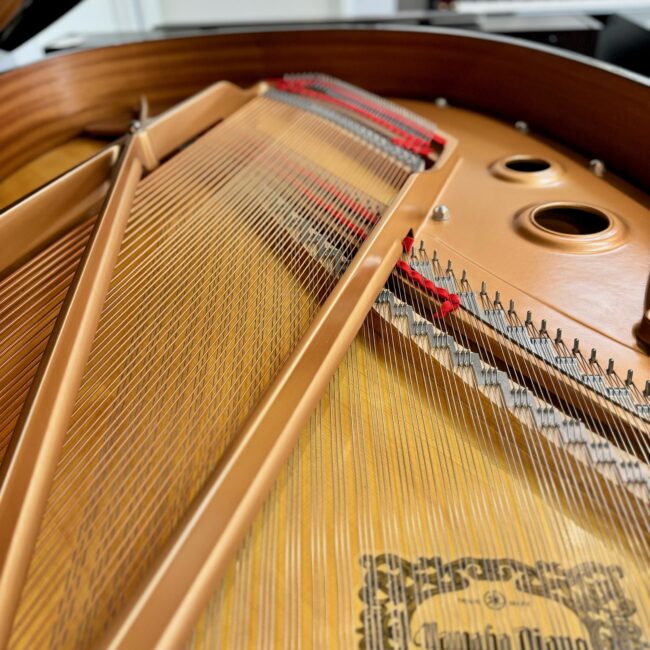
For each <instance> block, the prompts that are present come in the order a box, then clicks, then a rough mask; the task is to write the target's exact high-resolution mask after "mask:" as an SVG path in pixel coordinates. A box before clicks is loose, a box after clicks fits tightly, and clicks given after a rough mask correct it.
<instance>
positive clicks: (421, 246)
mask: <svg viewBox="0 0 650 650" xmlns="http://www.w3.org/2000/svg"><path fill="white" fill-rule="evenodd" d="M424 252H426V251H425V249H424V239H420V253H424Z"/></svg>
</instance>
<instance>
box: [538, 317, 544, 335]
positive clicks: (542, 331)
mask: <svg viewBox="0 0 650 650" xmlns="http://www.w3.org/2000/svg"><path fill="white" fill-rule="evenodd" d="M539 333H540V334H541V335H542V336H546V321H545V320H544V319H542V324H541V327H540V328H539Z"/></svg>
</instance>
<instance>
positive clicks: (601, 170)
mask: <svg viewBox="0 0 650 650" xmlns="http://www.w3.org/2000/svg"><path fill="white" fill-rule="evenodd" d="M589 169H590V171H591V172H592V173H593V174H595V175H596V176H598V178H602V177H603V176H604V175H605V163H604V162H603V161H602V160H598V158H594V159H593V160H590V161H589Z"/></svg>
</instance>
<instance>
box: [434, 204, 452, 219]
mask: <svg viewBox="0 0 650 650" xmlns="http://www.w3.org/2000/svg"><path fill="white" fill-rule="evenodd" d="M449 217H451V213H450V212H449V208H448V207H447V206H446V205H443V204H442V203H441V204H440V205H436V206H435V208H433V212H432V213H431V218H432V219H433V220H434V221H447V220H448V219H449Z"/></svg>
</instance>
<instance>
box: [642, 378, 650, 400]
mask: <svg viewBox="0 0 650 650" xmlns="http://www.w3.org/2000/svg"><path fill="white" fill-rule="evenodd" d="M643 394H644V395H645V396H646V397H650V379H648V380H647V381H646V383H645V388H644V389H643Z"/></svg>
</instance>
